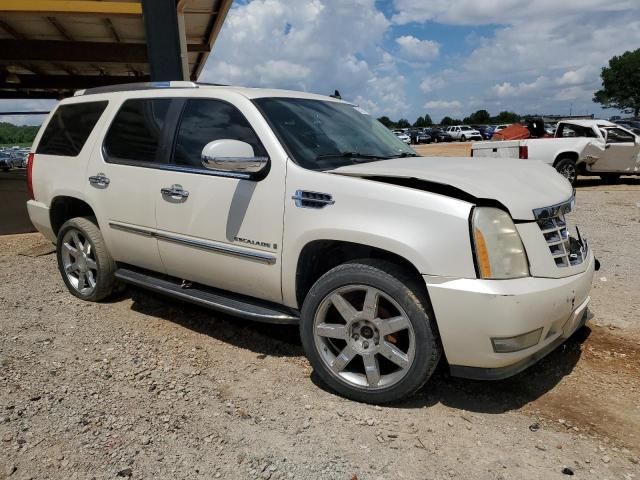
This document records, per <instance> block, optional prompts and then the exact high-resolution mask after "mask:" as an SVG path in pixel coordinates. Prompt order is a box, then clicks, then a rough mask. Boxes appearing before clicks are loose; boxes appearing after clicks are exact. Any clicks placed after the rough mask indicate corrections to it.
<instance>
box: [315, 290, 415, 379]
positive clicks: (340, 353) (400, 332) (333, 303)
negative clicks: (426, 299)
mask: <svg viewBox="0 0 640 480" xmlns="http://www.w3.org/2000/svg"><path fill="white" fill-rule="evenodd" d="M313 333H314V342H315V346H316V349H317V351H318V352H319V354H320V357H321V359H322V361H323V362H324V363H325V364H326V366H327V367H328V369H329V371H330V372H331V373H332V375H333V376H334V377H336V378H337V379H339V380H341V381H342V382H344V383H346V384H348V385H349V386H355V387H359V388H365V389H367V390H376V389H381V388H386V387H390V386H392V385H394V384H396V383H398V382H399V381H400V380H402V378H404V376H405V375H406V374H407V373H408V371H409V369H410V368H411V365H412V364H413V361H414V357H415V343H416V341H415V333H414V330H413V326H412V324H411V321H410V320H409V316H408V315H407V313H406V312H405V311H404V309H403V308H402V307H401V306H400V305H399V304H398V303H397V302H396V301H395V300H393V299H392V298H391V297H390V296H389V295H387V294H386V293H384V292H383V291H381V290H379V289H377V288H375V287H371V286H367V285H349V286H345V287H341V288H338V289H336V290H334V291H332V292H331V293H329V294H328V295H327V296H326V297H325V298H324V299H323V300H322V302H321V303H320V305H319V306H318V309H317V310H316V313H315V316H314V323H313Z"/></svg>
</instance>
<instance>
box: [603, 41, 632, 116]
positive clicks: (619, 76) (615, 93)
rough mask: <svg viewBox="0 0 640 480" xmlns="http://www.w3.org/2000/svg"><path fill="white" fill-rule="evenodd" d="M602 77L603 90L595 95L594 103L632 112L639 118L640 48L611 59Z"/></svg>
mask: <svg viewBox="0 0 640 480" xmlns="http://www.w3.org/2000/svg"><path fill="white" fill-rule="evenodd" d="M600 77H601V78H602V88H601V89H600V90H598V91H597V92H596V93H595V94H594V95H593V101H594V102H596V103H599V104H601V105H602V106H603V107H606V108H617V109H619V110H632V111H633V114H634V116H635V117H637V116H638V113H640V48H639V49H637V50H634V51H633V52H629V51H627V52H624V53H623V54H622V55H620V56H614V57H613V58H611V60H609V66H608V67H604V68H603V69H602V72H601V73H600Z"/></svg>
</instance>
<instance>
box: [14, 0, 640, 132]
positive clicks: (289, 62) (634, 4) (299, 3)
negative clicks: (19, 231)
mask: <svg viewBox="0 0 640 480" xmlns="http://www.w3.org/2000/svg"><path fill="white" fill-rule="evenodd" d="M636 48H640V0H607V1H602V0H482V1H478V0H455V1H451V0H429V1H427V0H384V1H382V0H379V1H376V0H252V1H247V0H236V1H235V2H234V4H233V6H232V8H231V10H230V11H229V14H228V16H227V19H226V21H225V24H224V26H223V28H222V31H221V32H220V35H219V37H218V40H217V41H216V44H215V46H214V50H213V52H212V54H211V55H210V57H209V59H208V61H207V64H206V66H205V68H204V71H203V73H202V75H201V78H200V80H201V81H206V82H214V83H224V84H233V85H243V86H253V87H271V88H286V89H293V90H303V91H308V92H314V93H321V94H327V95H328V94H331V93H333V91H334V90H336V89H337V90H339V91H340V93H341V95H342V97H343V98H344V99H345V100H348V101H351V102H354V103H357V104H358V105H360V106H361V107H362V108H364V109H366V110H367V111H369V112H370V113H371V114H373V115H375V116H381V115H387V116H389V117H391V118H392V119H398V118H400V117H404V118H407V119H409V120H410V121H411V122H413V121H414V120H415V119H416V118H417V117H418V116H421V115H424V114H426V113H428V114H429V115H430V116H431V117H432V119H433V120H434V121H439V120H440V119H441V118H442V117H443V116H445V115H450V116H454V117H464V116H466V115H468V114H470V113H472V112H473V111H476V110H478V109H481V108H484V109H487V110H488V111H489V112H490V113H491V114H494V115H495V114H497V113H498V112H500V111H502V110H511V111H516V112H518V113H521V114H535V113H541V114H563V115H566V114H569V113H570V112H572V113H574V114H577V113H580V114H582V113H594V114H596V116H599V117H605V118H606V117H608V116H610V115H613V114H616V113H618V112H617V111H613V110H603V109H601V108H600V107H599V106H598V105H597V104H595V103H593V102H592V100H591V99H592V97H593V93H594V92H595V91H596V90H597V89H598V88H599V86H600V71H601V69H602V67H603V66H606V65H607V62H608V60H609V59H610V58H611V57H612V56H613V55H619V54H622V53H624V52H625V51H627V50H634V49H636ZM13 106H16V107H17V108H20V107H26V108H40V106H41V104H39V103H37V102H22V103H21V104H20V106H19V107H18V105H16V104H15V103H14V104H13ZM3 107H5V108H6V107H7V105H6V104H5V105H3ZM15 121H24V119H15Z"/></svg>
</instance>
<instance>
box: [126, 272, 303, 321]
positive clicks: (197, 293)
mask: <svg viewBox="0 0 640 480" xmlns="http://www.w3.org/2000/svg"><path fill="white" fill-rule="evenodd" d="M115 276H116V278H117V279H118V280H121V281H123V282H126V283H130V284H132V285H136V286H138V287H142V288H146V289H148V290H153V291H154V292H158V293H162V294H164V295H168V296H170V297H174V298H178V299H180V300H184V301H187V302H191V303H195V304H196V305H200V306H203V307H206V308H210V309H212V310H217V311H220V312H223V313H227V314H229V315H233V316H236V317H241V318H246V319H247V320H255V321H258V322H266V323H279V324H297V323H298V320H299V317H298V314H297V312H295V311H294V310H290V309H287V307H283V306H275V305H273V304H269V303H266V302H261V301H260V300H255V299H248V298H247V297H243V296H241V295H236V294H232V293H229V292H224V291H222V290H216V289H213V288H209V287H205V286H203V285H197V286H193V287H190V288H181V287H180V284H179V283H177V282H172V281H170V280H166V279H165V278H158V277H157V276H153V275H150V274H148V273H142V272H139V271H136V270H130V269H127V268H118V270H116V273H115Z"/></svg>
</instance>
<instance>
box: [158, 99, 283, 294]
mask: <svg viewBox="0 0 640 480" xmlns="http://www.w3.org/2000/svg"><path fill="white" fill-rule="evenodd" d="M232 102H237V104H234V103H232ZM238 107H240V108H242V109H243V111H244V112H245V113H246V114H247V115H245V114H243V113H241V111H240V109H239V108H238ZM247 116H248V117H249V118H251V119H252V124H250V123H249V121H248V120H247ZM256 131H258V132H263V133H262V137H263V139H261V138H259V136H258V134H256ZM265 132H268V133H270V130H269V129H268V127H267V125H266V122H265V121H264V119H263V118H262V116H261V115H260V114H259V113H258V111H257V109H256V108H255V107H254V106H253V104H251V103H250V102H249V101H248V100H246V99H238V98H236V97H235V96H231V97H229V98H226V99H222V98H221V99H211V98H189V99H185V104H184V107H183V110H182V115H181V118H180V120H179V122H178V125H177V129H176V134H175V139H174V142H173V145H174V147H173V152H172V154H171V157H170V158H171V159H170V166H169V168H168V169H165V170H162V171H161V172H160V175H161V177H162V187H163V188H164V189H165V190H163V191H162V192H161V190H160V188H158V191H156V192H155V198H156V219H157V238H158V247H159V249H160V255H161V258H162V262H163V264H164V266H165V267H166V269H167V273H168V274H170V275H172V276H175V277H178V278H181V279H185V280H189V281H193V282H197V283H201V284H205V285H209V286H212V287H216V288H220V289H223V290H229V291H232V292H236V293H241V294H246V295H250V296H253V297H258V298H262V299H265V300H270V301H275V302H280V301H281V300H282V292H281V283H280V265H281V258H280V256H281V244H282V230H283V213H284V203H283V202H284V199H283V195H284V181H285V168H286V156H285V155H284V152H283V151H282V149H281V147H279V145H278V144H277V142H276V141H275V140H274V138H273V135H272V134H267V133H265ZM265 137H266V138H265ZM221 139H232V140H239V141H243V142H246V143H249V144H250V145H251V146H252V147H253V150H254V155H255V156H269V157H270V166H269V171H268V173H267V174H266V176H265V177H264V178H262V179H259V180H255V181H254V180H241V179H238V178H233V177H231V176H220V175H219V174H216V173H215V172H213V171H211V170H208V169H207V168H205V167H203V166H202V161H201V152H202V149H203V147H204V146H205V145H206V144H207V143H209V142H212V141H214V140H221ZM269 142H271V143H269ZM276 146H277V147H276ZM167 189H168V190H167ZM163 192H164V193H163Z"/></svg>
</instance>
